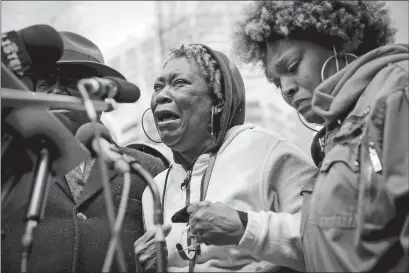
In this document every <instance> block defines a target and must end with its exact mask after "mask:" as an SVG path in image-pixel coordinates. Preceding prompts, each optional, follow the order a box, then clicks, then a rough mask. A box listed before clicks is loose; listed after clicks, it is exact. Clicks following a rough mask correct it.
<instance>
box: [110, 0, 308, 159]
mask: <svg viewBox="0 0 409 273" xmlns="http://www.w3.org/2000/svg"><path fill="white" fill-rule="evenodd" d="M186 3H188V4H186ZM176 7H178V8H176ZM157 8H158V16H160V20H158V22H157V23H156V24H155V25H153V26H152V27H150V28H149V33H148V34H149V35H148V36H147V38H146V39H145V40H144V41H139V42H137V41H132V40H129V42H127V45H126V46H122V47H121V46H120V47H118V48H122V50H114V51H113V52H111V54H108V55H110V56H108V57H109V59H108V64H109V65H112V66H113V67H115V68H117V69H118V70H119V71H121V72H123V73H124V75H125V76H126V77H129V80H130V81H132V82H134V83H136V84H138V86H139V87H140V89H141V92H142V96H143V97H145V105H146V108H147V107H148V103H147V102H148V101H149V97H150V96H151V94H152V91H153V83H154V81H155V79H156V77H157V76H158V75H159V74H160V72H161V70H162V64H163V62H164V60H166V58H167V52H168V51H169V49H170V48H174V47H179V46H180V45H181V44H182V43H183V44H189V43H203V44H206V45H208V46H210V47H211V48H213V49H215V50H219V51H221V52H223V53H225V54H226V55H228V56H229V57H231V58H232V60H234V56H232V54H231V52H232V44H231V31H232V24H233V22H234V20H235V18H236V16H237V15H238V12H239V8H240V5H238V4H237V3H235V2H230V1H203V2H198V1H197V2H189V1H187V2H185V1H169V2H166V1H158V2H157ZM182 11H184V12H182ZM159 34H160V35H159ZM131 52H132V53H131ZM239 70H240V72H241V74H242V76H243V80H244V84H245V87H246V122H251V123H254V124H257V125H260V126H263V127H265V128H269V129H272V130H275V131H278V132H279V133H280V134H282V135H283V136H284V137H286V138H287V139H288V140H290V141H292V142H293V143H295V144H296V145H297V146H299V147H300V148H301V149H302V150H303V151H304V152H306V153H307V154H309V146H310V141H311V139H312V136H313V134H312V132H311V131H310V130H309V129H307V128H305V127H304V126H303V125H302V124H301V123H300V122H299V120H298V117H297V115H296V112H295V111H294V110H293V109H292V108H291V107H290V106H288V105H287V104H286V103H285V102H284V100H283V99H282V97H281V94H280V92H279V90H277V89H276V88H275V86H274V85H272V84H270V83H268V82H267V81H266V79H265V77H264V73H263V71H262V70H261V68H260V67H257V66H256V67H253V66H251V65H240V66H239ZM124 111H125V110H124ZM125 117H126V115H124V114H121V120H123V119H124V118H125ZM133 118H135V117H133ZM145 120H146V121H147V123H149V120H150V121H151V122H153V119H152V118H146V119H145ZM139 127H140V126H139ZM145 127H148V128H149V129H148V130H147V132H148V134H149V135H150V136H151V134H152V135H153V136H157V132H156V129H155V127H154V126H153V125H152V124H147V125H146V126H145ZM128 134H131V135H132V136H131V137H124V138H123V139H126V141H131V142H132V141H148V140H147V138H146V137H144V136H143V132H142V130H141V129H140V128H137V127H135V128H134V130H133V131H129V132H128ZM148 142H149V141H148Z"/></svg>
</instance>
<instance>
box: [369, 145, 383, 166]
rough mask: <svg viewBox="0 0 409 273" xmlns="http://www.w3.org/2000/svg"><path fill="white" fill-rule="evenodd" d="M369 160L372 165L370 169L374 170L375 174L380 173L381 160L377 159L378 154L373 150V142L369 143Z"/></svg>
mask: <svg viewBox="0 0 409 273" xmlns="http://www.w3.org/2000/svg"><path fill="white" fill-rule="evenodd" d="M368 149H369V158H370V160H371V163H372V168H373V169H374V171H375V172H376V173H379V172H381V171H382V164H381V160H380V158H379V155H378V153H377V152H376V149H375V144H374V143H373V141H370V142H369V148H368Z"/></svg>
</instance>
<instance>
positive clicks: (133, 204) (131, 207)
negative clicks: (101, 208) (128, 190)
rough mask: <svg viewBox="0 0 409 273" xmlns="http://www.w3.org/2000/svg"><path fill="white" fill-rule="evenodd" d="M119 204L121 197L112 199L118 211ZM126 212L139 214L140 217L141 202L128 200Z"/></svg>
mask: <svg viewBox="0 0 409 273" xmlns="http://www.w3.org/2000/svg"><path fill="white" fill-rule="evenodd" d="M120 202H121V196H115V197H114V204H115V207H116V208H117V209H119V203H120ZM126 210H127V211H129V212H133V213H137V214H140V215H141V217H142V202H141V201H139V200H136V199H133V198H128V204H127V205H126Z"/></svg>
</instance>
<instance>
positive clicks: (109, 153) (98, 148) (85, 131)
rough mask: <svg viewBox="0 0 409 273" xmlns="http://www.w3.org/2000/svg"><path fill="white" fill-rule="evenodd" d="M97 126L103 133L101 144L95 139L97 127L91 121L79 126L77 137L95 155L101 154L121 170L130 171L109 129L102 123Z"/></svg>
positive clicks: (110, 163)
mask: <svg viewBox="0 0 409 273" xmlns="http://www.w3.org/2000/svg"><path fill="white" fill-rule="evenodd" d="M95 126H96V129H97V130H98V131H99V132H100V134H101V138H100V140H99V144H100V145H98V142H97V141H98V140H97V139H95V134H94V131H95V127H94V124H93V123H91V122H89V123H86V124H84V125H82V126H81V127H80V128H78V130H77V133H76V134H75V137H76V138H77V139H78V140H79V141H80V142H81V143H82V144H84V146H85V147H86V148H88V149H89V150H90V152H91V155H92V156H93V157H96V156H101V157H102V158H103V159H104V161H105V162H107V163H108V165H109V166H111V167H113V168H114V169H115V170H117V171H119V172H123V173H125V172H130V167H129V164H128V162H127V161H126V160H125V159H124V158H123V156H122V154H121V153H120V151H119V149H118V148H117V146H116V145H115V144H112V143H113V142H114V141H113V139H112V137H111V134H110V133H109V130H108V129H107V128H106V127H105V126H104V125H102V124H101V123H96V124H95Z"/></svg>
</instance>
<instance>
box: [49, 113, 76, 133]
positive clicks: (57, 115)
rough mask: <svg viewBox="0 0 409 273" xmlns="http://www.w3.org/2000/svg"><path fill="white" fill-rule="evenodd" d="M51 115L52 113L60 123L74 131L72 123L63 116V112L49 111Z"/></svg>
mask: <svg viewBox="0 0 409 273" xmlns="http://www.w3.org/2000/svg"><path fill="white" fill-rule="evenodd" d="M50 113H51V114H52V115H54V116H55V117H56V118H57V119H58V120H59V121H61V123H62V124H64V126H65V127H66V128H67V129H68V130H69V131H70V132H73V131H74V126H73V125H72V123H71V121H70V120H69V119H68V118H67V117H66V116H64V114H62V113H60V112H50Z"/></svg>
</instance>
